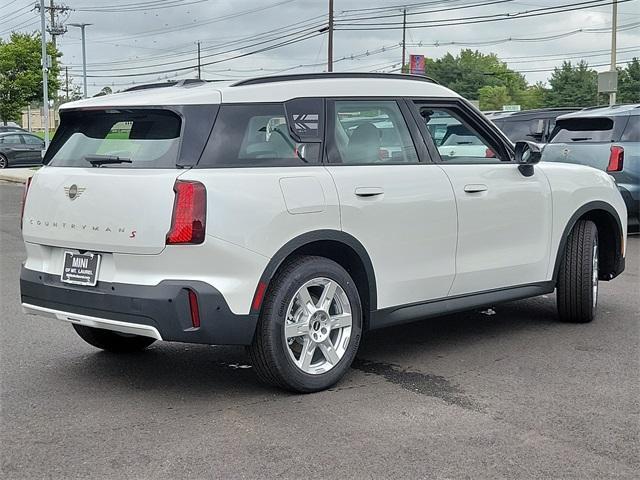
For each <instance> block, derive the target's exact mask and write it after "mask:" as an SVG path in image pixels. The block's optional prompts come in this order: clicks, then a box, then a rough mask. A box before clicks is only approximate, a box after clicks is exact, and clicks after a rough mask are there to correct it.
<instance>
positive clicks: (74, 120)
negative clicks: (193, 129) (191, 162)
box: [45, 109, 182, 168]
mask: <svg viewBox="0 0 640 480" xmlns="http://www.w3.org/2000/svg"><path fill="white" fill-rule="evenodd" d="M181 123H182V122H181V118H180V116H179V115H177V114H176V113H174V112H171V111H169V110H161V109H149V110H146V109H131V110H100V111H78V112H68V113H65V114H64V115H63V118H62V124H61V125H60V128H59V130H58V132H57V133H56V136H55V138H54V141H53V142H52V143H51V147H50V148H49V150H48V151H47V155H46V157H45V163H47V164H48V165H50V166H55V167H90V166H100V167H108V168H175V167H176V163H177V159H178V154H179V150H180V132H181Z"/></svg>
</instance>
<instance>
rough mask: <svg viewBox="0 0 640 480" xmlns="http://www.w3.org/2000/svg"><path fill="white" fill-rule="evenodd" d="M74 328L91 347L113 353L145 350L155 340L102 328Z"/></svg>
mask: <svg viewBox="0 0 640 480" xmlns="http://www.w3.org/2000/svg"><path fill="white" fill-rule="evenodd" d="M73 328H74V330H75V331H76V333H77V334H78V335H80V338H82V339H83V340H84V341H85V342H87V343H88V344H89V345H93V346H94V347H96V348H100V349H102V350H106V351H107V352H112V353H132V352H139V351H141V350H144V349H145V348H147V347H148V346H149V345H151V344H152V343H153V342H155V341H156V340H155V338H150V337H142V336H140V335H128V334H121V333H118V332H113V331H111V330H104V329H102V328H93V327H85V326H84V325H76V324H75V323H74V324H73Z"/></svg>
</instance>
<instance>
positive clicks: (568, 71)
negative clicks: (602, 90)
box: [546, 60, 598, 107]
mask: <svg viewBox="0 0 640 480" xmlns="http://www.w3.org/2000/svg"><path fill="white" fill-rule="evenodd" d="M549 85H550V86H551V90H549V92H548V93H547V95H546V98H547V100H546V104H547V106H549V107H590V106H593V105H596V104H597V103H598V74H597V73H596V71H595V70H593V69H592V68H589V65H588V64H587V62H585V61H584V60H581V61H580V63H578V64H577V65H575V66H573V65H572V64H571V62H562V66H561V67H556V68H555V69H554V70H553V73H552V74H551V78H550V79H549Z"/></svg>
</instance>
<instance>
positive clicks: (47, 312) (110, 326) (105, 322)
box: [22, 303, 162, 340]
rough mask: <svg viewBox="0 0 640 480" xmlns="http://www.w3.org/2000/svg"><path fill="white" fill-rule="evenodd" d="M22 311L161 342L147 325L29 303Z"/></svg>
mask: <svg viewBox="0 0 640 480" xmlns="http://www.w3.org/2000/svg"><path fill="white" fill-rule="evenodd" d="M22 311H23V312H24V313H27V314H30V315H40V316H44V317H50V318H57V319H58V320H62V321H65V322H70V323H75V324H77V325H83V326H85V327H94V328H103V329H105V330H113V331H114V332H120V333H128V334H130V335H141V336H143V337H151V338H155V339H156V340H162V336H161V335H160V332H158V330H157V329H156V328H155V327H151V326H149V325H141V324H139V323H129V322H119V321H118V320H109V319H107V318H98V317H91V316H89V315H80V314H77V313H71V312H63V311H60V310H54V309H53V308H46V307H39V306H37V305H31V304H29V303H23V304H22Z"/></svg>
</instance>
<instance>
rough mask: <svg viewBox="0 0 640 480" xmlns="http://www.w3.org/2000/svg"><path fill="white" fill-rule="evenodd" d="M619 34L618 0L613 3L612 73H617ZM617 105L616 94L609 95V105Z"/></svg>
mask: <svg viewBox="0 0 640 480" xmlns="http://www.w3.org/2000/svg"><path fill="white" fill-rule="evenodd" d="M617 33H618V0H614V1H613V12H612V16H611V71H612V72H615V71H616V63H617V62H616V35H617ZM615 104H616V92H610V93H609V105H615Z"/></svg>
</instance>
